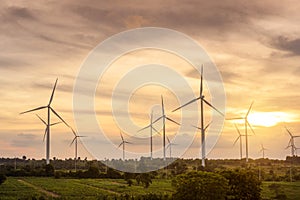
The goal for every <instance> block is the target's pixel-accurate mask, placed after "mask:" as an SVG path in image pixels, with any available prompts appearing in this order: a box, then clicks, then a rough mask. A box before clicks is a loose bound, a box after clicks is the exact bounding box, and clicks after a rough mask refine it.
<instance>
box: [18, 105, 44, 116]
mask: <svg viewBox="0 0 300 200" xmlns="http://www.w3.org/2000/svg"><path fill="white" fill-rule="evenodd" d="M44 108H47V106H41V107H38V108H35V109H32V110H27V111H25V112H21V113H20V115H22V114H25V113H29V112H32V111H36V110H41V109H44Z"/></svg>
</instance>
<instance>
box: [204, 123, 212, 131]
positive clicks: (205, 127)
mask: <svg viewBox="0 0 300 200" xmlns="http://www.w3.org/2000/svg"><path fill="white" fill-rule="evenodd" d="M211 123H212V122H209V123H208V124H207V125H206V126H205V127H204V131H206V129H207V128H208V127H209V126H210V125H211Z"/></svg>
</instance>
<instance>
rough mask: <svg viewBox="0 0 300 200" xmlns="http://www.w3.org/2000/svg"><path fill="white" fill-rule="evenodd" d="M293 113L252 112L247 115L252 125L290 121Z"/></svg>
mask: <svg viewBox="0 0 300 200" xmlns="http://www.w3.org/2000/svg"><path fill="white" fill-rule="evenodd" d="M295 117H296V116H295V115H293V114H289V113H285V112H254V113H250V114H249V116H248V121H249V123H250V124H251V125H253V126H265V127H271V126H275V125H277V124H278V123H281V122H292V121H294V120H295Z"/></svg>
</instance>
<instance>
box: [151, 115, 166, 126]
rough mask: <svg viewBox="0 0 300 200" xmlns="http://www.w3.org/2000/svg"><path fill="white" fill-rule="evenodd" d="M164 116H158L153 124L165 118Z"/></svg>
mask: <svg viewBox="0 0 300 200" xmlns="http://www.w3.org/2000/svg"><path fill="white" fill-rule="evenodd" d="M163 117H164V116H160V117H159V118H157V119H156V120H154V121H153V122H152V125H153V124H155V123H156V122H157V121H159V120H160V119H161V118H163Z"/></svg>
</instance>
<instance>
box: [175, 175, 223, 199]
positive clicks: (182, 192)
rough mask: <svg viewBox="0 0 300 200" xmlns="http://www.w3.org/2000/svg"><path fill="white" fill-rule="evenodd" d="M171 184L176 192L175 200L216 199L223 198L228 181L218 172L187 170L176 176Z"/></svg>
mask: <svg viewBox="0 0 300 200" xmlns="http://www.w3.org/2000/svg"><path fill="white" fill-rule="evenodd" d="M172 185H173V186H174V187H175V190H176V192H175V193H174V195H173V198H174V199H175V200H176V199H178V200H180V199H182V200H185V199H186V200H197V199H207V200H214V199H215V200H218V199H220V200H221V199H225V197H226V192H227V191H228V181H227V180H226V179H225V178H224V177H222V176H221V175H219V174H216V173H212V172H189V173H187V174H182V175H179V176H177V177H176V178H175V179H174V180H173V182H172Z"/></svg>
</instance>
